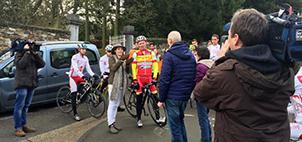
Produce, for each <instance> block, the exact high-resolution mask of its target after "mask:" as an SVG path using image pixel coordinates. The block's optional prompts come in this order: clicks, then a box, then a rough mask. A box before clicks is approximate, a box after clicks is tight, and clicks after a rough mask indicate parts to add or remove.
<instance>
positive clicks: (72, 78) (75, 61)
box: [69, 44, 98, 121]
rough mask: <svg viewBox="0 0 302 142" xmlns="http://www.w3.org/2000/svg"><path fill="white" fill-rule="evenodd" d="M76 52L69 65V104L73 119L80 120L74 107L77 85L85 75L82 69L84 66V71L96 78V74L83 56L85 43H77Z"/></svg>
mask: <svg viewBox="0 0 302 142" xmlns="http://www.w3.org/2000/svg"><path fill="white" fill-rule="evenodd" d="M78 51H79V52H78V53H77V54H75V55H73V56H72V58H71V67H70V71H69V85H70V91H71V104H72V110H73V115H74V119H75V120H77V121H80V120H81V118H80V116H79V115H78V112H77V107H76V97H77V92H78V85H79V84H80V83H81V82H84V81H85V80H84V79H85V78H87V77H86V76H84V74H83V71H84V69H85V68H86V71H87V72H88V73H89V75H90V76H93V77H94V78H98V76H97V75H96V74H95V73H94V72H93V71H92V70H91V68H90V65H89V60H88V58H87V57H86V56H85V54H86V45H84V44H78Z"/></svg>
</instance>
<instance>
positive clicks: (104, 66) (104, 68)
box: [100, 55, 109, 75]
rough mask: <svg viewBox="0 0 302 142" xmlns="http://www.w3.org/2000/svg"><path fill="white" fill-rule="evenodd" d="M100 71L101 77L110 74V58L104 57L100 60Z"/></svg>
mask: <svg viewBox="0 0 302 142" xmlns="http://www.w3.org/2000/svg"><path fill="white" fill-rule="evenodd" d="M100 71H101V75H104V73H105V72H107V73H109V57H108V55H104V56H102V57H101V58H100Z"/></svg>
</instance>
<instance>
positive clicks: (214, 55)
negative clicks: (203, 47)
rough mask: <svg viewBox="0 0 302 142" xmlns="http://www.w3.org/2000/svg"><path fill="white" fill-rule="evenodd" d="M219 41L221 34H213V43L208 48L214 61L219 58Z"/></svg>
mask: <svg viewBox="0 0 302 142" xmlns="http://www.w3.org/2000/svg"><path fill="white" fill-rule="evenodd" d="M218 42H219V36H218V35H217V34H213V35H212V39H211V43H212V44H211V45H209V46H208V49H209V51H210V59H212V60H213V61H216V60H217V59H218V58H219V55H218V54H219V51H220V45H219V44H218Z"/></svg>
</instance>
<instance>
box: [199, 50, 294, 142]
mask: <svg viewBox="0 0 302 142" xmlns="http://www.w3.org/2000/svg"><path fill="white" fill-rule="evenodd" d="M292 92H293V72H292V71H291V70H290V69H289V68H286V67H283V66H282V65H281V64H280V63H279V62H278V61H277V60H276V59H275V58H274V57H273V56H272V54H271V51H270V49H269V47H268V46H266V45H255V46H250V47H242V48H240V49H237V50H233V51H229V52H227V54H226V57H223V58H220V59H219V60H217V61H216V63H215V65H214V66H213V67H212V68H210V69H209V70H208V72H207V75H206V76H205V77H204V78H203V80H202V81H201V82H199V83H198V84H197V85H196V87H195V89H194V96H195V98H196V99H197V101H198V102H201V103H203V104H205V105H206V106H207V107H208V108H210V109H214V110H215V111H216V119H215V128H214V130H215V140H214V141H215V142H288V141H289V136H290V129H289V121H288V115H287V105H288V102H289V96H290V95H291V94H292Z"/></svg>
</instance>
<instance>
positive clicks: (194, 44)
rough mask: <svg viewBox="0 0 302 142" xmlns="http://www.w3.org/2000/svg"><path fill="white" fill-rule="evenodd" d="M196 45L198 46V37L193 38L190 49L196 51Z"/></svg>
mask: <svg viewBox="0 0 302 142" xmlns="http://www.w3.org/2000/svg"><path fill="white" fill-rule="evenodd" d="M196 47H198V41H197V39H192V41H191V45H190V46H189V49H190V50H191V51H195V49H196Z"/></svg>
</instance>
